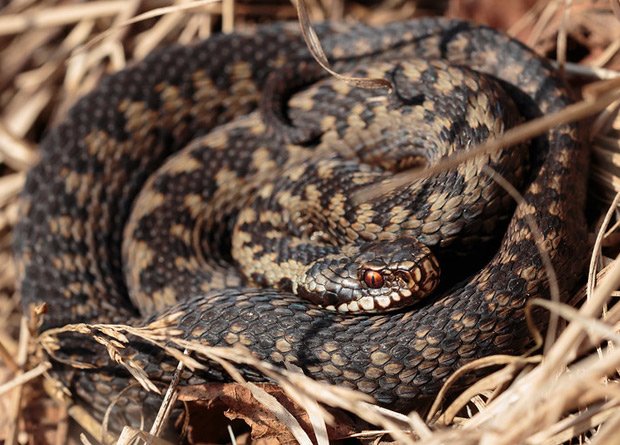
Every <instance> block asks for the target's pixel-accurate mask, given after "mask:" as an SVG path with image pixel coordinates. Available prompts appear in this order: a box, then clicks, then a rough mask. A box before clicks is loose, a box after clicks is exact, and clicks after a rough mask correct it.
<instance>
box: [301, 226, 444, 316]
mask: <svg viewBox="0 0 620 445" xmlns="http://www.w3.org/2000/svg"><path fill="white" fill-rule="evenodd" d="M439 276H440V267H439V263H438V261H437V259H436V258H435V256H434V255H433V253H432V252H431V250H430V249H429V248H428V247H427V246H425V245H424V244H422V243H420V242H418V241H417V240H416V239H415V238H413V237H410V236H399V237H397V238H395V239H392V240H379V241H372V242H368V243H364V244H362V245H359V246H347V247H344V248H343V250H342V252H341V253H338V254H332V255H328V256H326V257H324V258H322V259H320V260H318V261H316V262H315V263H313V264H312V265H311V266H310V267H309V268H308V270H307V273H306V275H305V277H304V279H303V280H302V281H301V282H300V283H299V285H298V286H297V290H296V292H297V294H298V295H299V296H301V297H303V298H306V299H308V300H310V301H312V302H314V303H316V304H318V305H320V306H323V307H325V308H326V309H330V310H337V311H339V312H344V313H377V312H386V311H391V310H394V309H398V308H402V307H404V306H410V305H413V304H415V303H417V302H419V301H421V300H422V299H424V298H425V297H427V296H428V295H430V294H431V293H432V292H433V290H434V289H435V288H436V287H437V285H438V284H439Z"/></svg>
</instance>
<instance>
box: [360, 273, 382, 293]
mask: <svg viewBox="0 0 620 445" xmlns="http://www.w3.org/2000/svg"><path fill="white" fill-rule="evenodd" d="M364 281H365V282H366V285H367V286H368V287H370V288H373V289H377V288H379V287H381V286H383V277H382V276H381V274H380V273H379V272H376V271H374V270H369V271H367V272H366V273H365V274H364Z"/></svg>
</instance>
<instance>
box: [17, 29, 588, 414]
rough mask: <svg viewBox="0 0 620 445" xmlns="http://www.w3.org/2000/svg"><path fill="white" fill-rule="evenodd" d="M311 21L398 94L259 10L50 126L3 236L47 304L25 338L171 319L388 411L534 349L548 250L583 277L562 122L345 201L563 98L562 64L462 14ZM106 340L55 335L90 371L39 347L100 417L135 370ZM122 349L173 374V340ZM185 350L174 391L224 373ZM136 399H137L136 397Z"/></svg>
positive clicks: (29, 292) (128, 76)
mask: <svg viewBox="0 0 620 445" xmlns="http://www.w3.org/2000/svg"><path fill="white" fill-rule="evenodd" d="M316 33H317V35H318V37H319V39H320V41H321V43H322V45H323V46H324V49H325V52H326V54H327V56H328V58H329V59H330V62H331V63H332V67H333V69H335V70H337V71H339V72H343V73H348V74H350V75H351V76H361V77H374V78H376V77H379V78H383V79H387V80H388V81H389V83H390V85H391V88H389V89H364V88H359V87H357V86H355V85H352V84H350V83H347V82H344V81H342V80H339V79H334V78H332V77H330V76H328V75H327V73H326V72H324V71H323V70H322V69H321V68H320V67H319V66H318V64H317V63H316V62H315V61H314V59H313V57H312V55H311V54H310V52H309V50H308V48H307V46H306V43H305V41H304V39H303V37H302V35H301V33H300V31H299V30H298V29H297V28H296V27H295V26H292V25H290V24H286V23H275V24H266V25H260V26H258V27H256V29H255V30H253V31H252V32H248V33H243V32H236V33H232V34H222V35H215V36H213V37H210V38H208V39H206V40H204V41H202V42H198V43H195V44H192V45H185V46H179V45H177V46H171V47H168V48H164V49H161V50H159V51H156V52H155V53H153V54H152V55H150V56H148V57H147V58H145V59H144V60H143V61H140V62H138V63H136V64H134V65H132V66H130V67H128V68H126V69H123V70H121V71H120V72H117V73H115V74H112V75H110V76H109V77H107V78H105V79H104V80H103V81H101V83H100V84H99V85H98V86H97V87H96V88H95V89H94V91H92V92H91V93H89V94H88V95H86V96H85V97H83V98H82V99H80V100H79V101H78V102H77V103H76V104H75V105H74V106H73V108H72V109H71V110H70V111H69V112H68V115H67V116H66V118H65V119H64V121H62V122H61V123H60V124H59V125H58V126H57V127H56V128H54V129H52V130H51V131H49V133H48V134H47V135H46V136H45V137H44V139H43V141H42V143H41V146H40V153H41V157H40V161H39V163H38V164H37V165H36V166H35V167H34V168H33V169H32V170H31V171H30V172H29V174H28V176H27V180H26V183H25V186H24V190H23V193H22V196H21V207H20V218H19V221H18V223H17V226H16V227H15V230H14V251H15V256H16V260H17V265H18V267H17V269H18V275H19V280H18V285H19V290H20V293H21V298H22V302H23V305H24V310H25V311H27V310H28V308H31V307H32V305H33V304H40V303H45V307H46V311H45V314H44V315H43V320H42V324H41V325H40V326H39V331H40V332H44V331H45V330H48V329H51V328H55V327H60V326H64V325H67V324H78V323H91V324H93V323H97V324H102V323H123V324H129V325H131V326H145V325H147V324H148V323H152V322H154V321H157V320H159V319H162V318H165V317H166V316H167V315H169V314H177V315H178V316H176V317H175V318H174V319H173V321H172V323H173V325H174V326H173V328H175V329H176V330H177V332H179V333H180V335H181V336H182V337H183V338H185V339H188V340H194V341H199V342H201V344H205V345H209V346H234V345H237V344H241V345H243V346H245V347H246V348H248V349H249V350H250V351H251V352H252V354H254V355H255V356H256V357H257V358H259V359H261V360H265V361H267V362H270V363H273V364H274V365H277V366H283V367H284V366H286V365H295V366H296V367H298V369H300V370H301V371H302V372H304V373H305V374H307V375H308V376H310V377H312V378H315V379H318V380H322V381H326V382H329V383H333V384H337V385H343V386H346V387H349V388H353V389H356V390H358V391H361V392H362V393H365V394H368V395H370V396H372V397H373V398H374V400H375V401H376V402H377V403H378V404H380V405H382V406H386V407H389V408H391V409H394V410H398V411H408V410H411V409H414V408H415V407H416V406H418V404H420V403H421V401H423V400H425V399H428V398H430V397H433V396H434V395H436V394H437V392H438V391H439V389H440V388H441V385H442V384H443V382H445V380H446V379H447V378H448V376H450V375H451V374H452V373H454V372H455V371H456V370H457V369H458V368H459V367H461V366H462V365H464V364H466V363H468V362H470V361H472V360H474V359H476V358H480V357H485V356H488V355H490V354H498V353H502V354H519V353H522V352H523V351H524V350H525V349H526V348H527V347H529V346H530V345H531V336H530V334H529V332H528V330H527V326H526V323H525V312H526V306H527V305H528V301H530V300H531V299H533V298H549V297H550V282H549V279H548V276H547V272H546V268H545V263H544V261H543V257H542V254H541V250H542V251H544V252H545V254H546V255H547V257H548V258H549V260H550V262H551V264H552V266H553V268H554V270H555V274H556V281H557V284H558V285H559V287H560V291H561V295H562V296H563V297H565V296H566V295H568V294H570V293H571V292H573V291H574V289H575V287H576V286H577V285H578V283H579V280H580V277H581V276H582V272H583V267H584V261H583V258H584V253H585V249H586V241H585V240H586V236H585V230H586V229H585V227H586V224H585V216H584V213H585V212H584V207H585V204H584V203H585V189H586V175H585V172H586V171H587V152H586V150H585V149H584V147H583V144H581V142H580V140H579V128H578V126H577V125H576V124H570V123H569V124H563V125H559V126H556V127H554V128H552V129H550V130H548V131H547V132H546V133H544V134H543V135H541V136H539V137H536V138H533V139H531V140H530V141H527V142H526V143H522V144H519V145H517V146H514V147H503V148H502V149H501V150H499V151H497V152H493V153H490V154H489V153H487V154H485V155H482V156H478V157H476V158H474V159H470V160H468V161H466V162H463V163H461V164H459V166H458V167H455V168H451V169H448V170H445V171H440V172H438V173H436V174H434V175H431V176H430V177H428V178H423V179H416V180H414V181H413V182H412V183H411V184H408V185H405V186H400V187H396V188H394V189H392V190H389V191H388V192H386V194H384V195H383V196H380V197H378V198H373V199H369V200H364V199H362V200H361V201H360V200H359V199H357V198H356V197H359V196H363V194H362V195H360V194H359V193H360V191H363V190H370V189H373V187H378V186H379V185H380V184H384V183H386V181H387V182H389V180H390V178H391V177H392V176H393V175H395V174H397V173H398V172H402V171H404V170H408V169H411V168H416V167H417V168H421V167H425V166H429V165H434V164H436V163H437V162H440V161H442V160H443V159H446V158H448V157H450V156H453V155H454V154H455V153H457V154H458V153H459V152H460V151H462V150H467V149H469V148H471V147H474V146H476V145H478V144H482V143H484V142H485V141H487V140H489V139H493V138H498V137H501V135H502V134H503V133H504V132H505V131H507V130H508V129H510V128H513V127H515V126H517V125H518V124H520V123H521V122H524V121H528V120H531V119H534V118H537V117H540V116H544V115H547V114H551V113H555V112H558V111H560V110H562V109H564V108H565V107H567V106H569V105H570V104H571V103H572V98H571V95H570V93H569V90H568V88H567V87H566V86H565V83H564V81H563V80H562V78H561V77H560V75H559V74H558V72H557V71H556V70H555V69H554V68H553V66H552V65H551V64H550V63H549V62H548V61H547V60H546V59H545V58H544V57H542V56H539V55H536V54H535V53H534V52H533V51H532V50H530V49H529V48H527V47H526V46H525V45H523V44H521V43H519V42H517V41H516V40H514V39H512V38H511V37H508V36H507V35H505V34H503V33H501V32H499V31H496V30H494V29H492V28H489V27H486V26H482V25H476V24H472V23H469V22H465V21H459V20H450V19H445V18H422V19H415V20H412V21H404V22H396V23H392V24H388V25H383V26H380V27H373V26H369V25H363V24H334V23H325V24H319V25H317V26H316ZM492 172H495V173H496V174H499V175H501V176H503V177H505V178H506V179H507V180H508V181H510V182H511V183H513V184H514V185H515V187H517V188H518V189H519V191H520V193H521V195H522V198H521V199H520V200H519V201H518V202H516V203H515V202H514V200H513V199H512V197H511V196H510V194H509V193H508V192H507V191H506V190H504V188H503V187H500V186H498V185H497V183H496V182H497V181H496V180H495V179H494V174H493V173H492ZM539 318H541V319H543V318H544V317H542V316H540V317H539ZM101 349H102V348H101V347H100V346H98V345H97V344H95V343H94V342H91V341H89V340H88V339H85V338H84V336H80V335H79V334H67V335H63V336H60V339H59V344H58V345H57V352H59V353H63V354H64V355H66V356H69V357H74V356H76V355H77V356H80V357H81V361H82V362H87V361H89V362H90V364H91V365H92V366H90V367H88V368H87V369H84V367H72V366H70V365H69V364H67V363H66V362H65V361H61V360H55V359H54V357H51V358H50V360H51V362H52V364H53V368H52V371H51V372H52V373H53V374H54V375H55V376H56V377H57V378H58V379H59V380H60V381H62V383H63V384H64V385H65V387H66V388H68V390H69V391H70V394H71V398H72V399H74V400H75V401H76V402H78V403H81V404H83V405H86V406H88V407H89V408H90V409H91V410H92V412H93V413H95V414H96V415H97V416H100V417H102V416H103V413H105V411H106V409H107V407H108V406H109V405H110V401H111V400H112V399H114V398H115V397H116V399H118V398H119V395H120V394H121V393H122V391H123V390H124V388H125V387H126V386H127V385H128V384H129V383H128V382H129V379H130V375H129V373H128V372H127V371H126V370H125V369H124V368H123V367H122V366H120V365H119V364H118V363H116V362H114V361H113V360H111V359H110V358H109V357H108V355H107V354H106V351H102V350H101ZM127 351H131V352H126V353H127V354H128V355H130V356H131V358H132V359H133V360H134V361H135V362H136V363H139V364H140V366H141V367H142V368H143V370H144V372H145V374H146V375H148V376H149V378H150V379H151V380H152V381H154V382H157V384H162V385H163V384H165V383H166V382H169V381H170V379H171V376H172V374H173V371H174V369H175V367H176V365H175V363H174V361H173V360H171V358H170V357H166V356H165V354H163V353H162V352H161V351H158V350H157V348H154V347H153V346H152V345H148V344H145V343H144V342H140V341H138V340H132V341H131V342H130V348H128V350H127ZM196 359H197V360H199V361H202V362H203V364H204V369H199V370H195V371H193V372H191V373H190V372H189V371H187V370H186V371H184V373H183V375H182V379H181V384H194V383H200V382H213V381H226V380H229V377H228V376H227V374H226V373H225V372H224V371H223V370H222V368H221V367H220V366H219V365H218V364H217V363H213V362H209V359H208V358H206V357H200V356H197V357H196ZM241 372H242V373H243V374H244V375H245V376H246V377H247V378H249V379H251V380H259V381H260V380H264V379H265V377H264V376H261V375H258V373H256V372H252V370H249V369H245V368H243V369H242V371H241ZM138 393H139V394H141V395H140V396H139V397H142V398H141V400H142V403H143V404H144V405H143V406H142V405H139V406H138V408H140V409H145V407H146V406H147V405H148V403H150V402H149V400H151V396H152V395H150V394H145V391H144V390H142V389H140V390H138ZM123 394H124V393H123ZM153 397H155V399H157V400H159V399H158V397H159V396H157V395H155V396H153ZM119 406H120V407H121V408H123V405H122V404H121V403H119ZM123 409H124V410H125V411H126V412H125V414H126V415H127V411H130V410H131V409H130V408H129V405H124V408H123Z"/></svg>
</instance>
